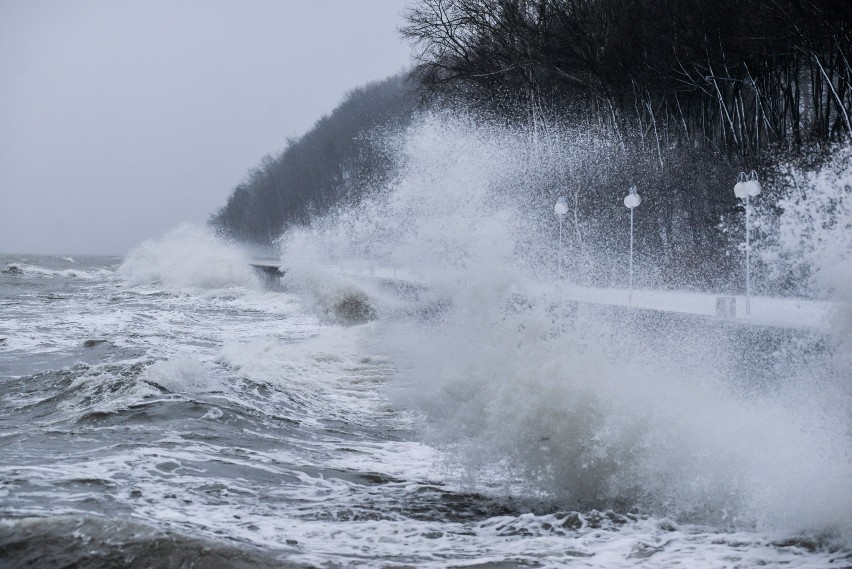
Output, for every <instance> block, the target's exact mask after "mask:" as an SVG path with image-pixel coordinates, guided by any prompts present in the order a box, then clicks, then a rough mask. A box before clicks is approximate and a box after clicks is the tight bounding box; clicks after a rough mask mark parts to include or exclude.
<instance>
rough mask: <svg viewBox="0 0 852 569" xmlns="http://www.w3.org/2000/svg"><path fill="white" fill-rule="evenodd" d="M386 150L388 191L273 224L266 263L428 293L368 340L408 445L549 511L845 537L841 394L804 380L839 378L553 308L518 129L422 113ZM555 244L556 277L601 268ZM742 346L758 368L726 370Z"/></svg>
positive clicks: (771, 352) (618, 314) (675, 329)
mask: <svg viewBox="0 0 852 569" xmlns="http://www.w3.org/2000/svg"><path fill="white" fill-rule="evenodd" d="M398 144H399V153H398V155H399V163H398V175H397V176H396V177H395V178H394V179H393V180H392V182H391V183H390V184H389V185H388V186H387V187H383V188H377V189H376V190H375V191H374V193H373V197H372V198H367V199H365V200H364V201H363V202H362V203H361V204H359V205H358V206H357V207H355V208H351V209H348V210H343V211H340V212H338V213H337V214H335V215H332V216H329V217H327V218H325V219H323V220H321V221H319V222H317V223H316V224H314V226H313V227H311V228H308V229H304V230H298V231H293V232H291V233H290V234H289V235H288V236H287V238H286V239H285V251H284V261H285V264H286V265H288V266H292V267H294V268H295V270H296V272H297V273H298V272H299V271H302V272H309V271H313V270H315V268H316V267H317V266H318V265H320V264H331V265H339V264H346V265H350V266H357V267H359V268H358V270H362V271H372V272H374V273H375V272H376V271H377V270H378V269H386V270H391V269H393V270H398V271H400V272H402V271H404V272H405V273H406V274H409V275H413V276H415V277H416V278H417V279H418V281H419V282H425V283H428V285H429V286H430V287H432V288H433V289H435V290H439V291H440V294H441V295H443V296H444V298H446V299H447V301H446V302H445V303H444V305H443V306H444V310H443V311H442V312H441V313H440V314H439V315H438V317H436V318H429V319H425V320H424V319H423V318H420V317H416V316H414V317H409V318H396V319H391V320H386V321H383V322H382V323H381V328H380V331H379V334H378V339H377V346H378V347H379V348H380V349H381V350H382V351H384V352H385V353H387V354H389V355H390V356H391V357H392V358H393V361H395V362H396V364H397V365H398V369H399V372H398V379H397V381H396V382H395V383H394V384H393V386H392V387H391V388H390V392H391V396H392V397H393V398H394V400H395V401H396V402H397V403H399V404H400V405H403V406H406V407H408V408H411V409H414V410H417V411H418V412H420V413H422V414H423V416H424V417H425V419H426V421H427V427H426V431H427V432H426V435H427V436H428V440H430V441H431V442H432V443H434V444H436V445H438V446H440V447H442V448H446V449H455V450H456V451H457V454H456V456H457V458H458V460H459V462H460V463H462V464H464V465H466V466H467V467H468V469H469V472H471V473H472V475H473V476H474V477H475V476H476V475H477V473H486V472H494V471H495V469H496V470H497V471H502V472H504V473H505V474H506V476H510V475H511V476H512V479H513V480H515V481H517V480H521V481H524V482H523V484H522V485H524V486H525V487H526V492H528V493H529V494H530V495H533V494H538V493H541V492H545V493H546V494H547V495H548V496H550V497H551V498H552V499H554V500H556V501H557V502H561V503H562V504H564V505H565V506H566V507H574V508H586V509H589V508H605V507H615V508H619V509H623V510H626V509H631V508H638V509H639V510H640V511H642V512H646V513H651V514H654V515H665V516H673V517H675V518H676V519H680V520H688V521H693V522H701V523H713V524H719V525H721V526H723V527H724V526H730V527H738V528H760V529H762V530H765V531H778V532H782V533H785V534H790V533H794V534H795V533H798V532H829V533H832V532H834V533H835V534H839V535H841V536H842V538H843V539H850V537H852V536H850V534H849V531H850V530H849V528H850V527H852V439H850V433H849V408H850V407H849V397H848V393H847V394H846V395H844V396H843V397H841V398H840V399H838V398H837V397H836V391H835V390H829V391H821V390H820V389H818V388H817V386H818V385H819V384H821V383H824V382H826V381H828V382H830V383H832V384H838V383H843V378H837V377H836V376H832V377H828V378H826V375H825V374H829V375H830V374H832V373H833V374H836V373H838V372H837V370H831V368H830V366H829V367H828V368H827V367H826V366H824V365H822V364H823V362H824V360H825V358H826V357H829V356H828V355H827V352H825V351H820V350H819V349H817V347H816V346H814V345H810V344H808V343H807V342H804V343H803V345H800V346H798V347H797V346H796V345H795V342H794V341H791V342H790V343H789V345H776V346H773V345H772V342H771V341H767V340H762V341H761V340H754V341H750V342H741V341H740V340H741V339H742V338H743V337H746V336H743V335H740V336H737V335H734V334H730V333H728V331H727V330H728V329H726V328H723V327H721V326H720V325H719V324H718V323H713V322H709V323H708V324H707V325H704V324H700V323H699V324H698V325H696V324H694V323H692V324H684V322H683V320H682V319H679V318H678V317H677V316H668V317H666V316H662V317H660V316H659V315H658V316H657V317H655V318H657V319H658V320H659V319H660V318H662V321H658V322H657V323H656V324H653V325H651V324H652V323H651V321H650V320H647V321H643V319H642V317H641V316H638V317H637V316H635V314H634V313H633V312H631V311H629V310H620V311H610V312H606V311H600V310H594V309H589V308H588V307H585V308H584V307H578V306H576V305H572V304H571V303H569V302H566V301H565V300H564V299H563V298H562V297H561V296H560V288H559V285H558V284H557V283H553V282H551V281H550V277H551V276H552V275H553V272H552V270H550V269H549V267H552V266H554V265H555V262H554V247H553V246H552V231H550V229H549V227H548V225H549V224H552V222H549V221H548V216H549V209H547V208H544V207H541V206H542V205H543V204H545V203H547V201H548V199H550V198H551V197H552V196H553V195H554V193H553V190H552V188H549V186H548V185H547V183H546V177H544V176H542V174H543V173H545V172H546V171H547V168H548V167H553V163H546V162H544V166H542V163H543V162H542V161H541V160H539V161H534V160H532V159H531V157H536V156H537V154H536V152H537V151H538V149H537V148H535V147H534V146H531V144H532V143H530V142H529V137H528V136H526V134H525V133H523V132H516V131H513V130H512V129H508V128H498V127H495V126H493V125H488V124H479V123H478V122H477V121H472V120H460V119H458V118H457V117H453V118H450V119H447V118H446V117H443V118H442V117H441V116H436V115H432V116H430V117H427V119H425V120H423V121H421V122H420V123H419V124H417V125H415V126H414V127H412V129H410V131H409V132H407V133H406V134H405V135H404V136H402V137H400V139H399V140H398ZM564 156H565V155H563V157H564ZM568 156H569V157H570V153H569V154H568ZM574 165H575V164H571V163H568V164H567V166H566V165H565V164H561V165H560V166H559V168H566V167H567V168H571V167H572V166H574ZM576 166H577V167H580V164H576ZM560 172H561V171H560V170H554V173H553V174H554V175H553V177H554V178H558V177H559V176H560V175H561V173H560ZM577 229H578V233H581V232H582V231H581V229H582V228H580V227H578V228H577ZM566 250H567V254H568V255H573V258H571V260H572V261H573V262H570V263H568V265H569V267H568V270H567V271H566V272H567V273H568V274H571V275H577V276H579V277H582V276H583V274H582V273H583V272H584V271H586V272H588V273H589V274H592V275H597V277H595V278H598V279H599V278H600V276H601V275H604V276H605V275H607V274H608V270H607V269H600V270H598V269H597V268H595V266H596V265H597V266H599V267H605V266H607V265H609V264H611V259H610V258H608V256H607V254H606V252H605V248H601V249H597V250H596V249H595V248H594V247H592V246H590V245H588V244H585V245H583V243H582V242H581V239H578V240H577V241H576V242H575V243H573V245H572V246H571V247H568V248H567V249H566ZM602 251H603V252H602ZM306 252H309V254H305V253H306ZM318 278H321V277H318ZM597 282H600V281H599V280H598V281H597ZM649 318H650V317H649ZM761 333H762V332H761V331H759V330H757V329H755V330H754V332H753V334H754V335H758V336H759V335H760V334H761ZM754 350H759V351H761V352H765V353H764V354H759V355H765V356H766V357H765V358H763V359H755V360H754V361H752V363H750V364H749V363H748V361H749V360H748V359H747V358H746V359H745V360H744V361H746V362H747V365H743V366H735V365H732V364H731V362H733V361H740V360H742V359H743V358H742V355H743V353H744V352H748V351H754ZM738 358H739V359H738ZM767 361H769V362H770V365H769V366H768V370H767V365H766V362H767ZM760 374H762V375H763V377H764V378H766V377H768V379H762V380H761V381H755V380H754V377H755V376H757V375H760Z"/></svg>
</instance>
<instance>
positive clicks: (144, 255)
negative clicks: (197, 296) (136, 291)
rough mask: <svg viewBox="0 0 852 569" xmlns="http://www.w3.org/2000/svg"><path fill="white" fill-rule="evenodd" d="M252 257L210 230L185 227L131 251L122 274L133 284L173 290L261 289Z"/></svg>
mask: <svg viewBox="0 0 852 569" xmlns="http://www.w3.org/2000/svg"><path fill="white" fill-rule="evenodd" d="M249 263H250V258H249V255H248V254H247V253H246V252H245V251H244V250H242V249H241V248H239V247H237V246H235V245H231V244H228V243H225V242H224V241H222V240H220V239H217V238H216V237H214V236H213V235H212V234H211V233H210V232H209V231H207V230H204V229H200V228H198V227H195V226H193V225H189V224H182V225H179V226H178V227H177V228H175V229H173V230H172V231H170V232H169V233H167V234H166V235H164V236H163V237H162V238H160V239H159V240H156V241H146V242H145V243H143V244H141V245H139V246H138V247H136V248H135V249H133V250H131V251H130V252H129V253H128V255H127V258H126V259H125V260H124V262H123V263H122V264H121V266H120V267H119V269H118V272H119V273H120V274H121V275H123V276H124V277H125V279H127V282H128V283H130V284H131V285H134V286H136V285H149V284H154V283H158V284H162V285H164V286H167V287H172V288H205V289H218V288H228V287H246V288H257V287H258V286H259V284H258V281H257V278H256V277H255V275H254V274H253V272H252V269H251V267H250V266H249Z"/></svg>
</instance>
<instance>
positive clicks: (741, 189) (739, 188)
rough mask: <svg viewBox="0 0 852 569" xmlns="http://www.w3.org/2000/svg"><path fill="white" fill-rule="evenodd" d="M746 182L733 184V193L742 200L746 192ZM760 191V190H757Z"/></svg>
mask: <svg viewBox="0 0 852 569" xmlns="http://www.w3.org/2000/svg"><path fill="white" fill-rule="evenodd" d="M747 184H748V182H737V183H736V185H735V186H734V195H735V196H737V197H738V198H740V199H741V200H744V199H745V198H746V196H747V195H749V194H748V185H747ZM758 191H760V190H758Z"/></svg>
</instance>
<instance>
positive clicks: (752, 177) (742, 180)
mask: <svg viewBox="0 0 852 569" xmlns="http://www.w3.org/2000/svg"><path fill="white" fill-rule="evenodd" d="M758 194H760V182H758V181H757V172H755V171H754V170H752V171H751V173H750V174H749V175H748V176H746V173H745V172H740V175H739V176H737V183H736V185H734V195H735V196H737V197H738V198H739V199H741V200H745V212H746V215H745V226H746V314H747V315H750V314H751V229H750V218H751V203H750V202H749V198H753V197H755V196H757V195H758Z"/></svg>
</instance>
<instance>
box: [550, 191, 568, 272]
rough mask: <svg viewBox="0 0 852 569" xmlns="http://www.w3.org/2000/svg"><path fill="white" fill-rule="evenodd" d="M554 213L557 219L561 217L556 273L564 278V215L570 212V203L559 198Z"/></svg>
mask: <svg viewBox="0 0 852 569" xmlns="http://www.w3.org/2000/svg"><path fill="white" fill-rule="evenodd" d="M553 213H555V214H556V217H557V219H559V245H558V249H557V254H556V255H557V256H556V267H557V269H556V271H557V272H556V274H557V276H558V277H559V278H562V216H563V215H565V214H566V213H568V204H567V203H565V200H564V199H562V198H559V201H557V202H556V205H554V206H553Z"/></svg>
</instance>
